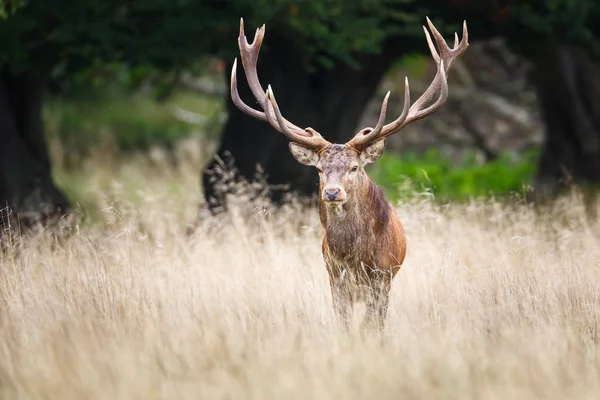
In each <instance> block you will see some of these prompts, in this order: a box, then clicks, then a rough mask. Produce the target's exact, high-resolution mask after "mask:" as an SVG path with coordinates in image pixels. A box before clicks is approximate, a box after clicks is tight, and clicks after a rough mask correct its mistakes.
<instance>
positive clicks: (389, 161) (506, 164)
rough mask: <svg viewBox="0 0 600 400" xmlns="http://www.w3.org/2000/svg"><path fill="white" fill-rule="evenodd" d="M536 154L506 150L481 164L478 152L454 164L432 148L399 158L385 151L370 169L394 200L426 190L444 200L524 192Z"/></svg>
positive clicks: (373, 176) (529, 179)
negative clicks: (513, 153)
mask: <svg viewBox="0 0 600 400" xmlns="http://www.w3.org/2000/svg"><path fill="white" fill-rule="evenodd" d="M535 157H536V153H535V152H532V153H528V154H525V155H524V156H521V157H520V158H519V159H518V160H513V159H512V157H511V156H510V155H509V154H506V153H503V154H501V155H500V157H498V158H497V159H496V160H494V161H491V162H488V163H479V162H477V160H476V157H475V154H469V155H468V156H467V157H465V158H464V159H463V160H462V161H461V162H460V163H455V162H453V161H452V160H450V159H449V158H448V157H445V156H443V155H442V154H441V153H440V152H439V151H437V150H435V149H431V150H429V151H428V152H427V153H426V154H424V155H423V156H418V155H417V154H414V153H408V154H404V155H402V156H401V157H399V156H398V155H395V154H393V153H385V154H384V155H383V157H382V158H381V159H380V160H379V161H378V162H377V163H375V164H373V165H371V166H369V167H368V168H367V170H368V172H369V175H370V176H371V177H372V178H373V180H374V181H375V182H377V184H379V185H381V186H383V187H385V188H386V189H387V192H388V195H389V196H390V198H392V199H398V198H403V199H406V198H410V197H413V196H416V195H422V194H423V193H425V194H428V195H432V196H434V197H435V199H436V200H437V201H442V202H443V201H449V200H467V199H470V198H472V197H478V196H498V195H507V194H523V193H524V192H525V191H526V189H527V185H529V184H530V183H531V182H532V179H533V176H534V173H535Z"/></svg>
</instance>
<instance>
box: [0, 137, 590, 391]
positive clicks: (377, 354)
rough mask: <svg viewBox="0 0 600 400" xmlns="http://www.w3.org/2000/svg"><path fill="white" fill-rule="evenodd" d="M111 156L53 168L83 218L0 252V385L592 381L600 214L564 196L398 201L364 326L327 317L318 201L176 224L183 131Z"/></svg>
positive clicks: (183, 179)
mask: <svg viewBox="0 0 600 400" xmlns="http://www.w3.org/2000/svg"><path fill="white" fill-rule="evenodd" d="M109 157H110V156H109V155H107V153H104V152H96V153H95V155H94V156H92V157H88V158H87V159H86V160H85V162H82V164H81V166H80V168H78V169H77V170H76V171H73V170H66V169H63V168H61V167H60V166H59V167H58V168H57V169H56V179H57V182H58V183H59V185H60V186H61V187H63V188H64V190H66V191H67V193H69V195H70V196H71V198H72V199H74V202H75V204H76V205H77V206H78V207H80V211H81V212H83V213H85V215H86V218H85V219H84V220H83V222H82V224H81V225H80V226H79V229H78V230H77V231H76V233H75V234H74V235H73V236H72V237H70V238H69V239H68V240H65V241H62V242H54V241H53V240H52V239H51V238H49V237H48V235H45V234H44V233H43V232H42V233H39V234H38V235H36V236H34V237H33V238H31V239H29V240H27V241H21V240H19V239H18V238H11V242H10V247H8V248H7V249H5V251H4V252H2V253H0V265H1V267H0V309H1V310H2V313H0V327H1V328H0V397H2V398H15V399H17V398H19V399H49V398H52V399H82V398H85V399H174V398H177V399H198V398H203V399H281V398H286V399H305V398H311V399H339V398H342V399H364V398H372V399H398V398H406V399H432V398H461V399H504V398H519V399H537V398H544V399H565V398H577V399H588V398H589V399H592V398H596V397H597V393H598V391H599V390H600V346H599V344H598V343H599V342H600V228H599V227H598V225H596V224H593V223H590V222H588V221H587V220H586V218H585V212H584V208H583V204H582V201H581V198H580V196H579V195H578V194H577V193H573V194H572V195H570V196H567V197H565V198H563V199H561V200H560V201H559V202H558V203H556V204H555V205H554V206H553V207H552V208H551V209H549V210H545V211H542V212H536V210H535V209H534V208H533V207H532V206H530V205H527V204H524V203H519V202H513V203H512V204H508V203H503V202H500V201H498V200H494V199H489V198H488V199H483V198H481V199H472V200H468V201H463V202H460V203H454V202H449V203H445V204H440V203H436V202H434V201H432V199H431V196H430V195H429V194H428V193H424V194H421V193H418V192H417V193H415V195H414V196H411V197H410V198H408V199H405V200H400V201H398V202H396V209H397V212H398V215H399V217H400V218H401V220H402V222H403V224H404V226H405V229H406V232H407V238H408V254H407V258H406V261H405V263H404V265H403V267H402V269H401V270H400V272H399V273H398V276H397V278H396V279H395V281H394V283H393V287H392V296H391V305H390V310H389V314H388V318H387V326H386V329H385V332H384V333H383V334H382V335H381V336H379V335H372V336H369V337H361V336H360V334H359V333H358V330H357V326H356V325H357V324H354V326H353V329H352V330H351V331H350V332H348V333H345V332H342V331H340V330H339V329H338V328H337V326H336V323H335V320H334V316H333V312H332V309H331V300H330V294H329V283H328V279H327V274H326V271H325V266H324V263H323V260H322V258H321V253H320V251H321V246H320V241H321V227H320V225H319V220H318V216H317V211H316V209H314V208H312V207H306V206H303V205H301V204H298V203H297V202H294V201H291V202H289V203H288V204H286V205H285V206H283V207H282V208H280V209H276V208H274V207H272V206H271V205H269V204H268V202H266V201H265V202H261V203H259V204H248V202H247V199H246V198H245V197H244V195H243V192H240V193H241V194H240V195H239V196H237V197H235V198H234V199H232V207H231V209H230V211H229V212H228V213H227V214H225V215H222V216H220V217H218V218H206V217H205V216H203V215H200V219H199V221H198V226H197V228H196V230H195V232H194V233H193V234H192V235H188V233H187V228H188V225H189V224H190V223H191V222H192V219H193V218H194V216H195V215H196V208H197V205H198V203H199V199H200V189H199V180H200V179H199V170H200V166H201V164H202V162H204V161H205V160H204V159H203V157H204V156H203V152H202V151H201V147H200V146H199V145H198V143H197V142H195V141H188V142H185V143H182V144H181V146H179V147H178V148H176V149H175V156H174V157H175V161H173V160H172V159H171V157H170V156H167V153H165V152H162V151H159V150H156V151H151V152H150V153H149V154H147V155H141V154H140V155H133V156H130V157H126V158H122V159H110V158H109ZM355 312H356V315H355V317H357V318H358V317H359V316H360V314H361V312H362V310H361V308H360V307H358V308H357V309H356V310H355Z"/></svg>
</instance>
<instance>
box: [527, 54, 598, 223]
mask: <svg viewBox="0 0 600 400" xmlns="http://www.w3.org/2000/svg"><path fill="white" fill-rule="evenodd" d="M533 82H534V84H535V86H536V89H537V92H538V99H539V102H540V106H541V109H542V114H543V118H544V122H545V125H546V138H545V142H544V144H543V146H542V154H541V158H540V161H539V166H538V174H537V177H536V181H535V192H536V198H537V199H538V200H543V199H546V198H552V197H553V196H555V195H556V194H558V193H559V192H560V189H561V188H565V187H568V186H569V185H570V184H571V183H577V184H583V186H584V187H586V186H590V185H591V186H595V185H597V184H599V183H600V66H599V65H598V64H596V63H595V62H594V61H593V60H592V59H591V57H590V56H589V54H588V53H587V52H586V51H585V50H583V49H581V48H577V47H574V46H568V45H562V44H558V43H551V44H548V45H546V46H544V47H543V48H542V49H541V51H540V53H539V55H538V57H537V60H536V68H535V71H534V74H533ZM585 193H587V194H586V196H587V195H589V193H590V192H589V191H587V190H586V191H585ZM588 200H589V199H588ZM592 203H593V202H590V205H591V204H592ZM588 211H590V212H591V213H592V214H593V213H594V211H593V210H592V209H588Z"/></svg>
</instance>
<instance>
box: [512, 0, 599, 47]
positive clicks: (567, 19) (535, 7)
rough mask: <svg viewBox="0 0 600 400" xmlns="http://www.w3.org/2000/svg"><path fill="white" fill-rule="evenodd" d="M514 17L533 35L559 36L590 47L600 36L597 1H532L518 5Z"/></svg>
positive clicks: (513, 10) (513, 8)
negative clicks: (596, 36)
mask: <svg viewBox="0 0 600 400" xmlns="http://www.w3.org/2000/svg"><path fill="white" fill-rule="evenodd" d="M511 15H512V16H513V18H514V19H515V22H516V23H517V24H520V25H522V26H524V27H525V29H527V30H529V31H530V32H531V33H533V34H534V35H539V36H542V37H548V36H557V35H558V36H559V37H560V39H561V40H562V41H574V42H577V43H581V44H590V42H591V41H592V40H593V38H594V29H596V34H598V32H600V31H598V30H597V29H598V26H597V25H598V23H600V7H598V1H597V0H529V1H523V2H517V3H516V4H515V5H513V6H512V8H511Z"/></svg>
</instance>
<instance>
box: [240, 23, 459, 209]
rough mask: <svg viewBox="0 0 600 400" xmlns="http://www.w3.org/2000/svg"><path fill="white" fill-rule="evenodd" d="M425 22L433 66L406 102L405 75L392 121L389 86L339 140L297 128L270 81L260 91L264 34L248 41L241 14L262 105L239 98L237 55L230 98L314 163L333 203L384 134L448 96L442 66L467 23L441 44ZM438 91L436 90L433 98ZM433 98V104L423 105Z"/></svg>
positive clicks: (373, 155) (358, 180) (347, 193)
mask: <svg viewBox="0 0 600 400" xmlns="http://www.w3.org/2000/svg"><path fill="white" fill-rule="evenodd" d="M427 24H428V25H429V28H430V29H431V32H432V34H433V37H434V39H435V42H436V44H437V47H438V48H439V53H438V52H437V51H436V49H435V46H434V45H433V42H432V40H431V36H430V34H429V32H428V31H427V29H426V28H425V27H423V30H424V31H425V37H426V39H427V44H428V45H429V50H430V52H431V56H432V57H433V60H434V61H435V63H436V66H437V72H436V75H435V77H434V78H433V81H432V82H431V84H430V85H429V87H428V88H427V90H426V91H425V92H424V93H423V94H422V95H421V97H419V99H417V101H416V102H415V103H414V104H413V105H412V106H411V105H410V90H409V85H408V79H407V78H406V79H405V81H404V108H403V110H402V114H401V115H400V116H399V117H398V118H397V119H396V120H395V121H392V122H390V123H389V124H385V117H386V112H387V103H388V99H389V96H390V92H388V93H387V95H386V96H385V98H384V99H383V104H382V105H381V112H380V114H379V120H378V121H377V125H376V126H375V127H374V128H370V127H368V128H364V129H362V130H360V131H359V132H358V133H356V135H355V136H354V137H353V138H352V139H351V140H350V141H348V142H347V143H345V144H332V143H330V142H328V141H327V140H325V139H324V138H323V137H322V136H321V135H320V134H319V133H318V132H317V131H315V130H314V129H312V128H310V127H307V128H304V129H303V128H300V127H298V126H296V125H294V124H293V123H291V122H290V121H288V120H287V119H285V118H284V117H283V116H282V114H281V111H280V109H279V106H278V105H277V101H276V100H275V95H274V93H273V90H272V88H271V86H270V85H269V86H268V87H267V90H266V91H265V90H264V89H263V86H262V85H261V83H260V81H259V79H258V74H257V71H256V63H257V60H258V53H259V52H260V47H261V45H262V41H263V39H264V35H265V26H264V25H263V26H262V27H261V28H259V29H257V30H256V34H255V36H254V40H253V42H252V43H248V41H247V39H246V36H245V34H244V20H243V19H241V20H240V35H239V38H238V45H239V48H240V54H241V58H242V64H243V67H244V71H245V74H246V79H247V81H248V85H249V86H250V90H251V91H252V94H253V95H254V97H255V98H256V101H257V102H258V104H259V105H260V107H261V108H262V110H263V111H260V110H256V109H254V108H252V107H250V106H248V105H247V104H245V103H244V102H243V101H242V100H241V98H240V95H239V93H238V90H237V79H236V70H237V58H236V59H235V61H234V63H233V68H232V71H231V98H232V100H233V103H234V104H235V105H236V106H237V107H238V108H239V109H240V110H241V111H242V112H244V113H246V114H248V115H250V116H251V117H253V118H256V119H259V120H262V121H267V122H268V123H269V124H270V125H271V126H272V127H273V128H274V129H276V130H277V131H279V132H281V133H282V134H283V135H285V136H286V137H287V138H288V139H289V140H290V144H289V148H290V151H291V153H292V155H293V156H294V157H295V158H296V160H298V161H299V162H300V163H302V164H304V165H308V166H313V167H316V168H317V170H318V171H319V179H320V191H321V193H320V199H321V201H323V202H325V203H327V204H328V205H331V206H332V207H337V208H339V207H341V206H342V205H343V204H344V203H346V202H347V201H349V199H351V198H352V196H354V195H355V194H356V193H358V192H359V191H360V189H361V188H362V187H364V183H365V180H366V179H368V177H367V175H366V173H365V171H364V166H365V165H367V164H369V163H372V162H375V161H377V160H378V159H379V158H380V157H381V155H382V154H383V151H384V150H385V144H386V138H387V137H388V136H390V135H392V134H394V133H396V132H398V131H400V130H401V129H402V128H404V127H405V126H406V125H408V124H410V123H411V122H413V121H416V120H419V119H422V118H425V117H427V116H429V115H431V114H433V113H434V112H435V111H436V110H437V109H438V108H440V107H441V106H442V105H443V104H444V103H445V102H446V100H447V98H448V82H447V75H448V70H449V69H450V67H451V66H452V63H453V62H454V60H455V59H456V57H458V56H459V55H460V54H462V53H463V52H464V51H465V50H466V49H467V47H468V46H469V43H468V32H467V23H466V21H465V22H464V23H463V37H462V39H461V40H460V42H459V40H458V35H457V34H456V33H455V34H454V47H453V48H450V47H449V46H448V45H447V44H446V41H445V40H444V38H443V36H442V35H441V34H440V33H439V32H438V30H437V29H436V28H435V26H433V24H432V23H431V21H430V20H429V18H427ZM438 91H439V95H437V99H435V96H436V93H437V92H438ZM434 99H435V101H434V102H433V104H431V105H429V106H426V105H427V104H428V103H430V102H431V101H433V100H434Z"/></svg>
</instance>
